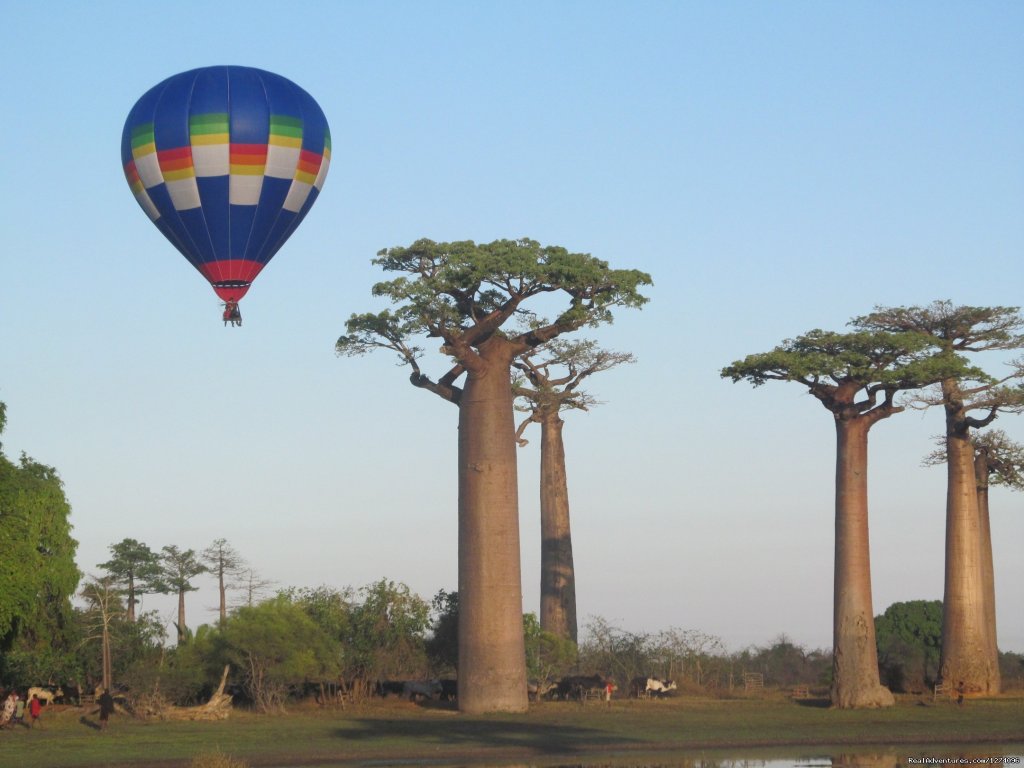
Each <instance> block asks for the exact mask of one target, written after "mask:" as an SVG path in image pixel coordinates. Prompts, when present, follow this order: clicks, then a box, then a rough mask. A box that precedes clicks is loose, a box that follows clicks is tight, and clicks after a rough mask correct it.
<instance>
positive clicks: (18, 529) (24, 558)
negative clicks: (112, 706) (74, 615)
mask: <svg viewBox="0 0 1024 768" xmlns="http://www.w3.org/2000/svg"><path fill="white" fill-rule="evenodd" d="M0 417H3V418H4V419H5V418H6V412H5V411H0ZM0 426H2V425H0ZM70 513H71V507H70V505H69V504H68V502H67V498H66V497H65V495H64V487H63V483H62V482H61V480H60V477H59V476H58V474H57V471H56V470H55V469H54V468H53V467H49V466H46V465H45V464H40V463H38V462H36V461H35V460H33V459H31V458H29V457H28V456H26V455H24V454H22V456H21V460H20V461H19V463H18V464H14V463H13V462H11V461H10V460H8V459H7V457H6V456H4V455H3V454H0V553H2V564H0V651H11V650H21V651H24V652H37V653H40V654H51V655H52V654H60V653H63V652H64V651H66V650H68V649H69V647H70V644H71V642H73V640H69V639H68V633H69V632H70V631H71V630H70V624H71V595H73V594H74V592H75V589H76V587H77V585H78V579H79V576H80V574H79V571H78V568H77V567H76V566H75V559H74V558H75V550H76V548H77V546H78V542H77V541H75V540H74V539H73V538H72V537H71V524H70V522H69V521H68V517H69V515H70Z"/></svg>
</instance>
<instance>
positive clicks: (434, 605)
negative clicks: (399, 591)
mask: <svg viewBox="0 0 1024 768" xmlns="http://www.w3.org/2000/svg"><path fill="white" fill-rule="evenodd" d="M430 611H431V614H432V619H431V625H432V626H431V634H430V637H429V638H427V642H426V650H427V657H428V658H429V659H430V663H431V666H433V668H434V670H435V671H442V672H444V673H445V674H447V675H451V674H454V673H455V670H457V669H458V667H459V593H458V592H448V591H446V590H443V589H442V590H439V591H438V593H437V594H436V595H434V598H433V600H431V601H430Z"/></svg>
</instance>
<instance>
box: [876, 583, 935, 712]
mask: <svg viewBox="0 0 1024 768" xmlns="http://www.w3.org/2000/svg"><path fill="white" fill-rule="evenodd" d="M875 640H876V642H877V644H878V666H879V671H880V674H881V678H882V682H883V683H884V684H885V685H887V686H888V687H889V688H890V690H893V691H896V692H898V693H901V692H906V691H920V690H924V689H926V688H928V687H929V686H931V685H932V684H933V683H934V681H935V679H936V678H937V676H938V670H939V652H940V650H941V646H942V601H941V600H910V601H907V602H902V603H893V604H892V605H890V606H889V607H888V608H886V609H885V612H884V613H883V614H882V615H881V616H876V617H875Z"/></svg>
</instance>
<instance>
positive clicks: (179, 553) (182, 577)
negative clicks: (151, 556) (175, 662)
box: [159, 544, 207, 645]
mask: <svg viewBox="0 0 1024 768" xmlns="http://www.w3.org/2000/svg"><path fill="white" fill-rule="evenodd" d="M161 553H162V554H161V555H160V565H161V577H160V578H161V585H160V590H159V591H160V592H163V593H164V594H168V593H175V594H177V595H178V621H177V622H176V623H175V625H174V627H175V629H176V630H177V631H178V645H181V644H182V643H184V642H185V639H186V638H187V637H188V627H187V626H186V625H185V593H186V592H193V591H195V590H196V589H197V587H194V586H192V579H194V578H195V577H196V576H198V575H199V574H201V573H206V570H207V568H206V566H205V565H203V564H202V563H201V562H199V558H198V556H197V555H196V553H195V551H194V550H191V549H185V550H182V549H179V548H178V547H176V546H174V545H173V544H172V545H170V546H167V547H164V548H163V549H162V550H161Z"/></svg>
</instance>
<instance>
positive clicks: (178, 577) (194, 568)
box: [157, 544, 207, 593]
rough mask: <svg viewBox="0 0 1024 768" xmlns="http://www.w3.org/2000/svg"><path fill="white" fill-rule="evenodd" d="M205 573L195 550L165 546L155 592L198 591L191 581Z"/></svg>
mask: <svg viewBox="0 0 1024 768" xmlns="http://www.w3.org/2000/svg"><path fill="white" fill-rule="evenodd" d="M206 571H207V568H206V566H205V565H203V564H202V562H200V560H199V556H198V555H197V554H196V552H195V550H192V549H184V550H183V549H180V548H179V547H177V546H175V545H173V544H172V545H170V546H166V547H164V548H163V549H162V550H161V554H160V582H159V588H158V589H157V591H158V592H164V593H181V592H192V591H194V590H196V589H198V587H195V586H193V585H192V579H194V578H195V577H196V576H198V575H199V574H201V573H206Z"/></svg>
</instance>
